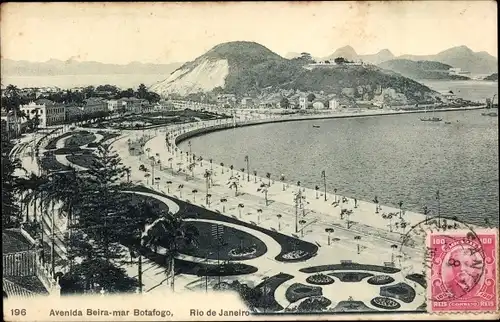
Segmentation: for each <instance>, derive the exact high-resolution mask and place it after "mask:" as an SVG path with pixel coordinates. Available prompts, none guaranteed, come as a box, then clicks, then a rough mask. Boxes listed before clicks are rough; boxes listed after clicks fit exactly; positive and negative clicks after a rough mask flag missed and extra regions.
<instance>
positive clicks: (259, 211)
mask: <svg viewBox="0 0 500 322" xmlns="http://www.w3.org/2000/svg"><path fill="white" fill-rule="evenodd" d="M261 214H262V209H260V208H259V209H257V225H258V224H260V215H261Z"/></svg>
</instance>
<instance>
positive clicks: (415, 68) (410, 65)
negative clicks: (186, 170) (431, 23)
mask: <svg viewBox="0 0 500 322" xmlns="http://www.w3.org/2000/svg"><path fill="white" fill-rule="evenodd" d="M378 66H379V67H380V68H383V69H387V70H392V71H394V72H396V73H399V74H401V75H403V76H405V77H408V78H411V79H454V80H466V79H469V77H466V76H462V75H450V74H449V73H448V70H449V69H450V68H452V66H450V65H448V64H443V63H440V62H437V61H429V60H419V61H413V60H408V59H393V60H389V61H386V62H383V63H380V64H379V65H378Z"/></svg>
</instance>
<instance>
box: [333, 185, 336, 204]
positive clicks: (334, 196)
mask: <svg viewBox="0 0 500 322" xmlns="http://www.w3.org/2000/svg"><path fill="white" fill-rule="evenodd" d="M333 193H334V195H333V202H337V188H334V189H333Z"/></svg>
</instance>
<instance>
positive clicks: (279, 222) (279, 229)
mask: <svg viewBox="0 0 500 322" xmlns="http://www.w3.org/2000/svg"><path fill="white" fill-rule="evenodd" d="M276 217H278V231H281V217H282V216H281V215H280V214H277V215H276Z"/></svg>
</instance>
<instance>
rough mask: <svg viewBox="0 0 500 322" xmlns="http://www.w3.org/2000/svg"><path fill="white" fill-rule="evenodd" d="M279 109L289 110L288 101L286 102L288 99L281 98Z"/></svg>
mask: <svg viewBox="0 0 500 322" xmlns="http://www.w3.org/2000/svg"><path fill="white" fill-rule="evenodd" d="M280 107H281V108H289V107H290V101H289V100H288V98H286V97H283V98H282V99H281V101H280Z"/></svg>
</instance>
